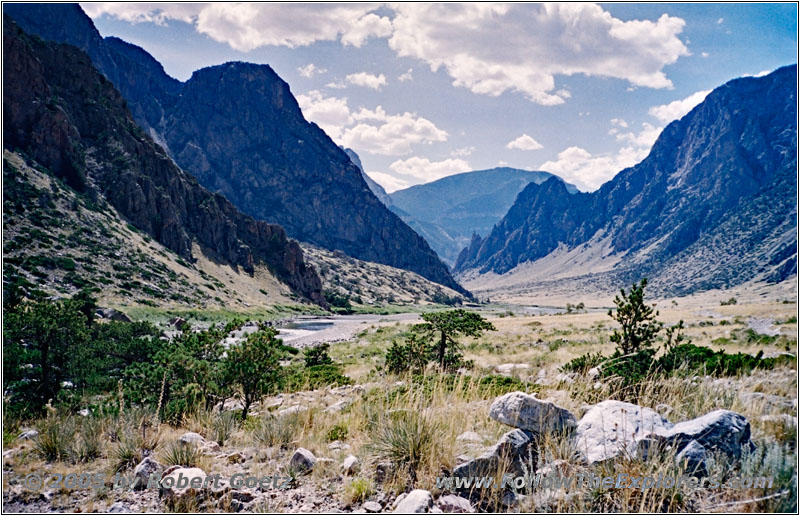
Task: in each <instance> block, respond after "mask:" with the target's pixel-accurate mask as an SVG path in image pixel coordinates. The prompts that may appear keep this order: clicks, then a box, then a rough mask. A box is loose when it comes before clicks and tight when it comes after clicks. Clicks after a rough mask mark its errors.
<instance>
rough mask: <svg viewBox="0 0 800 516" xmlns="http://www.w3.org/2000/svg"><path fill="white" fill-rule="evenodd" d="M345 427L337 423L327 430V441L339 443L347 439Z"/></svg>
mask: <svg viewBox="0 0 800 516" xmlns="http://www.w3.org/2000/svg"><path fill="white" fill-rule="evenodd" d="M347 432H348V430H347V426H346V425H344V424H342V423H339V424H336V425H333V427H331V429H330V430H328V434H327V436H326V437H327V438H328V441H341V440H342V439H347Z"/></svg>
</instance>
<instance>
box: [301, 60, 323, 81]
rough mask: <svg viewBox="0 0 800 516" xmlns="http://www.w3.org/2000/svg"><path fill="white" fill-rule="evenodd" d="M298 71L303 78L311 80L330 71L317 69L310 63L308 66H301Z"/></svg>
mask: <svg viewBox="0 0 800 516" xmlns="http://www.w3.org/2000/svg"><path fill="white" fill-rule="evenodd" d="M297 71H298V72H299V73H300V75H302V76H303V77H305V78H307V79H310V78H312V77H314V76H315V75H322V74H323V73H325V72H327V71H328V70H326V69H325V68H317V67H316V66H315V65H314V63H308V64H307V65H305V66H301V67H300V68H298V69H297Z"/></svg>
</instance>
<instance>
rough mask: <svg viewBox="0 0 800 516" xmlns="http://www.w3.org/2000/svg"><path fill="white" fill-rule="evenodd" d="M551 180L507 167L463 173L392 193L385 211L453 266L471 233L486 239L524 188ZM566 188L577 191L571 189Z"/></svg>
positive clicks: (547, 175)
mask: <svg viewBox="0 0 800 516" xmlns="http://www.w3.org/2000/svg"><path fill="white" fill-rule="evenodd" d="M551 177H555V176H553V174H550V173H548V172H539V171H530V170H520V169H515V168H508V167H498V168H493V169H490V170H477V171H474V172H465V173H462V174H455V175H452V176H447V177H445V178H442V179H439V180H437V181H432V182H430V183H425V184H422V185H416V186H412V187H410V188H406V189H405V190H398V191H396V192H392V193H391V194H389V196H388V197H389V199H390V201H391V203H390V204H389V207H390V209H391V210H392V211H394V212H395V213H397V214H398V215H400V218H402V219H403V220H404V221H405V222H406V223H407V224H408V225H409V226H411V227H412V228H413V229H414V230H415V231H416V232H417V233H419V234H420V235H422V236H423V237H425V239H426V240H427V241H428V243H429V244H430V245H431V247H432V248H433V250H434V251H436V252H437V253H438V254H439V256H440V257H441V258H442V259H443V260H444V261H445V262H447V263H448V264H450V265H452V264H454V263H455V260H456V258H457V257H458V253H459V251H461V250H462V249H463V248H464V247H466V246H467V245H469V243H470V241H471V239H472V236H473V235H474V234H476V233H477V234H478V235H488V234H489V232H490V231H491V230H492V226H494V224H495V223H496V222H498V221H499V220H500V219H501V218H502V217H503V215H505V214H506V212H507V211H508V209H509V208H510V207H511V205H512V204H513V203H514V199H516V198H517V195H518V194H519V192H520V191H522V189H523V188H525V187H526V186H527V185H528V184H529V183H542V182H543V181H546V180H547V179H550V178H551ZM556 180H558V181H561V179H560V178H556ZM564 186H565V188H566V189H567V191H569V192H576V191H577V189H576V188H575V187H574V186H573V185H571V184H568V183H564Z"/></svg>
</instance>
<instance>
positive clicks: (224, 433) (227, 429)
mask: <svg viewBox="0 0 800 516" xmlns="http://www.w3.org/2000/svg"><path fill="white" fill-rule="evenodd" d="M238 424H239V423H238V421H237V418H236V414H235V413H234V412H221V413H219V414H217V415H216V416H214V418H213V419H212V420H211V429H210V430H211V436H212V439H214V441H216V443H217V444H219V445H220V446H225V442H226V441H227V440H228V439H230V437H231V435H232V434H233V432H235V431H236V428H237V426H238Z"/></svg>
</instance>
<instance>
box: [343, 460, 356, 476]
mask: <svg viewBox="0 0 800 516" xmlns="http://www.w3.org/2000/svg"><path fill="white" fill-rule="evenodd" d="M358 468H359V462H358V458H357V457H356V456H355V455H348V456H347V457H345V459H344V461H343V462H342V472H343V473H344V474H345V475H352V474H354V473H356V472H357V471H358Z"/></svg>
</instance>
